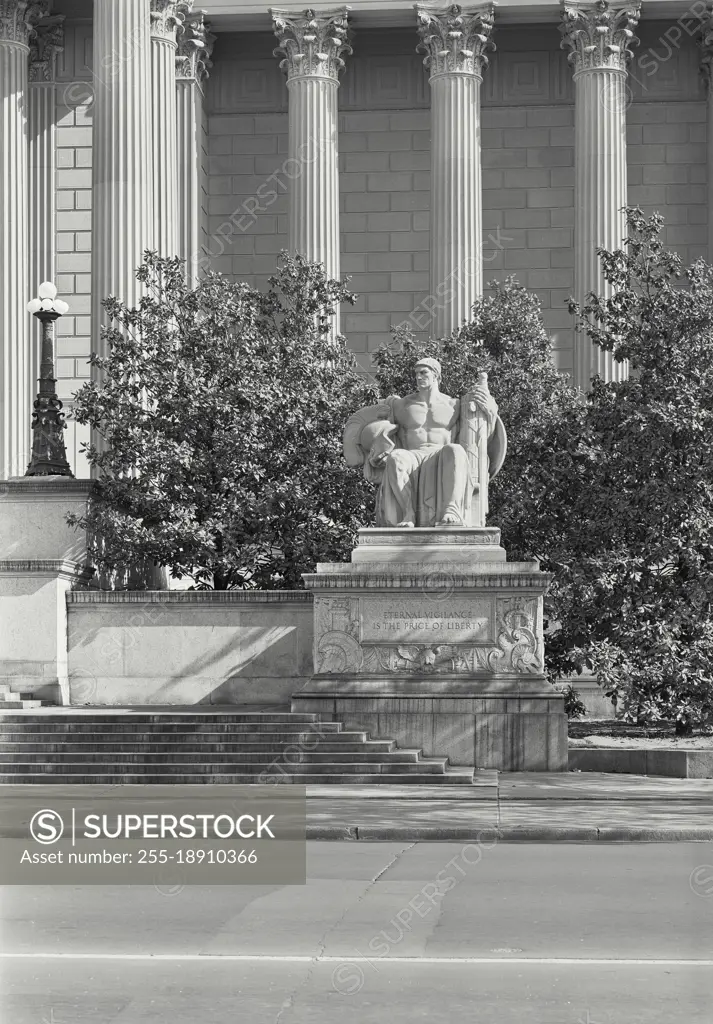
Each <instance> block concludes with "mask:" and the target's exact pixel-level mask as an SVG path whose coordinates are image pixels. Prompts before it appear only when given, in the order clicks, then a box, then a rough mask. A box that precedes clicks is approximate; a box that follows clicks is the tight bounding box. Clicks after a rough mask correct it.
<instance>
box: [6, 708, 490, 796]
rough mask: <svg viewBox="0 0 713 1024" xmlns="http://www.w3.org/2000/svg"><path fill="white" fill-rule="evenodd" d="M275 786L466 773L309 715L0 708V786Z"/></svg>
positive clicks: (464, 776) (438, 779)
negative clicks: (16, 710)
mask: <svg viewBox="0 0 713 1024" xmlns="http://www.w3.org/2000/svg"><path fill="white" fill-rule="evenodd" d="M36 703H39V702H36ZM275 782H277V783H293V784H297V785H325V784H329V783H333V784H339V783H342V784H348V785H354V784H367V785H374V784H386V785H388V784H398V785H405V784H409V785H410V784H414V785H416V784H426V785H429V786H432V785H439V784H447V785H454V784H455V785H472V784H473V769H472V768H453V767H450V766H449V765H448V762H447V759H445V758H425V757H423V756H422V755H421V752H420V751H419V750H403V749H400V748H399V747H397V746H396V744H395V743H394V741H393V740H389V739H378V740H373V739H370V738H369V737H368V735H367V733H365V732H358V731H352V730H346V729H344V728H343V727H342V725H341V723H339V722H326V721H320V719H319V716H318V715H315V714H308V713H292V712H289V711H232V710H226V711H221V712H219V713H211V712H203V711H197V710H195V709H191V710H188V709H186V710H184V711H176V710H167V711H134V710H123V709H122V710H118V711H113V712H107V711H106V710H96V711H94V710H84V709H73V708H67V709H62V710H60V709H47V710H46V711H44V712H41V713H37V714H33V713H31V712H25V713H24V714H6V713H4V711H3V710H1V709H0V783H4V784H8V783H12V784H14V783H41V784H44V785H46V784H48V783H57V784H64V785H67V784H79V783H94V784H103V783H104V784H107V785H124V784H131V783H134V784H139V783H140V784H144V785H147V784H179V783H183V784H196V783H208V784H210V783H213V784H215V783H222V784H239V783H247V784H256V783H270V784H272V783H275Z"/></svg>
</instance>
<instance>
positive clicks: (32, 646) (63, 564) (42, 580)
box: [0, 477, 92, 704]
mask: <svg viewBox="0 0 713 1024" xmlns="http://www.w3.org/2000/svg"><path fill="white" fill-rule="evenodd" d="M89 487H90V484H89V481H86V480H69V479H66V478H65V477H37V478H21V479H18V480H8V481H0V622H2V631H1V632H0V690H2V689H4V688H7V687H9V689H11V690H13V691H16V692H18V693H23V694H24V693H32V694H33V695H34V696H36V697H39V698H41V699H44V700H48V701H52V702H53V703H61V704H66V703H69V699H68V686H67V609H66V593H67V591H68V590H71V589H73V588H74V587H75V586H76V585H77V584H78V583H81V582H84V581H86V580H88V579H89V578H90V577H91V575H92V570H91V569H90V567H89V565H88V563H87V546H86V538H85V536H84V535H83V534H82V533H81V532H80V531H77V530H74V529H73V528H71V527H69V526H68V525H67V523H66V520H65V516H66V514H67V512H76V513H79V512H81V511H83V509H84V507H85V506H86V502H87V497H88V495H89Z"/></svg>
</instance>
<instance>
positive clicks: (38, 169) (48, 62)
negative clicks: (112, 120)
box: [29, 14, 64, 400]
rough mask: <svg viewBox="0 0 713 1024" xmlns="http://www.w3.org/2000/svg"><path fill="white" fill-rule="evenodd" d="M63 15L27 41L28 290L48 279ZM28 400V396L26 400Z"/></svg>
mask: <svg viewBox="0 0 713 1024" xmlns="http://www.w3.org/2000/svg"><path fill="white" fill-rule="evenodd" d="M63 23H64V15H63V14H60V15H56V16H54V17H52V18H47V19H45V20H44V21H43V22H42V24H40V25H38V26H37V29H36V30H35V33H34V35H33V38H32V39H31V41H30V85H29V101H30V102H29V139H30V149H29V154H30V199H29V217H30V236H29V237H30V291H31V293H32V294H33V295H34V294H35V293H36V292H37V288H38V287H39V285H40V284H41V283H42V282H43V281H54V279H55V270H56V259H55V238H56V230H57V204H56V190H55V181H56V174H55V164H56V155H57V154H56V131H55V128H56V126H55V102H56V95H55V90H56V65H57V56H58V54H59V53H61V52H62V50H63V49H64V24H63ZM39 376H40V351H39V348H38V347H37V346H33V345H32V344H30V388H31V390H32V391H33V392H34V391H35V390H36V388H37V381H38V378H39ZM32 397H33V400H34V395H33V396H32Z"/></svg>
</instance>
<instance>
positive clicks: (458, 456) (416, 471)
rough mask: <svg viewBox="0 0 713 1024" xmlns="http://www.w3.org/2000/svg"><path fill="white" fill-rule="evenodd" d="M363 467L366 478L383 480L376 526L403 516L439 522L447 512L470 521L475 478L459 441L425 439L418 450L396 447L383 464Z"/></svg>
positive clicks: (462, 522) (414, 520)
mask: <svg viewBox="0 0 713 1024" xmlns="http://www.w3.org/2000/svg"><path fill="white" fill-rule="evenodd" d="M387 401H388V404H389V406H390V416H389V420H390V422H391V423H395V422H396V420H395V417H394V412H393V403H394V401H396V399H395V398H391V399H388V400H387ZM394 436H395V437H396V438H397V437H398V435H397V434H395V435H394ZM389 447H391V445H390V444H389ZM365 471H366V476H367V478H369V479H373V480H379V479H380V480H381V486H380V488H379V493H378V496H377V503H376V525H377V526H397V525H398V523H401V522H404V521H409V522H412V523H415V525H416V526H435V525H436V524H437V523H440V522H441V520H442V519H443V518H444V516H445V515H447V514H452V515H454V516H456V517H457V519H458V522H457V525H460V526H465V525H466V524H467V510H468V508H469V506H470V499H471V495H472V493H473V488H474V486H475V484H476V483H477V481H476V480H474V478H473V472H472V469H471V467H470V465H469V460H468V456H467V454H466V451H465V449H464V448H463V447H462V446H461V445H459V444H447V445H437V444H427V445H424V446H423V447H422V448H417V449H416V450H415V451H410V450H408V449H406V448H399V447H393V450H391V451H390V452H389V454H388V457H387V459H386V463H385V464H384V466H383V468H379V469H374V467H372V466H370V465H369V463H368V462H367V463H366V464H365Z"/></svg>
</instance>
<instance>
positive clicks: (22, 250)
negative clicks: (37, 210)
mask: <svg viewBox="0 0 713 1024" xmlns="http://www.w3.org/2000/svg"><path fill="white" fill-rule="evenodd" d="M48 13H49V2H48V0H46V2H44V3H29V2H27V0H0V154H1V159H0V478H6V477H11V476H20V475H21V474H22V473H24V472H25V469H26V468H27V463H28V461H29V456H30V410H31V409H32V398H33V392H34V382H33V381H32V377H31V366H32V363H31V356H30V337H31V335H30V317H29V314H28V313H27V309H26V306H27V300H28V298H29V297H30V291H29V280H28V267H29V222H28V209H29V188H28V181H29V179H28V173H27V171H28V167H27V155H28V131H27V97H28V88H27V78H28V67H27V66H28V57H29V52H30V48H29V42H30V34H31V32H32V30H33V26H34V24H35V23H36V22H37V21H38V20H39V19H40V18H42V17H44V16H46V15H47V14H48Z"/></svg>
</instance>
